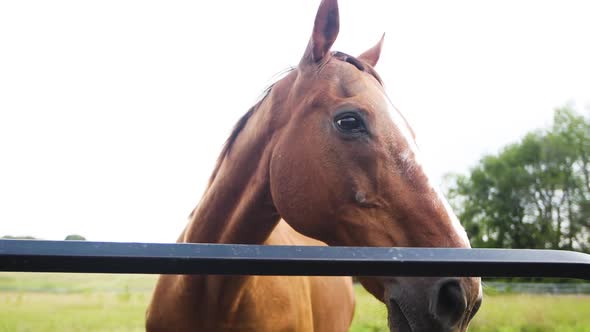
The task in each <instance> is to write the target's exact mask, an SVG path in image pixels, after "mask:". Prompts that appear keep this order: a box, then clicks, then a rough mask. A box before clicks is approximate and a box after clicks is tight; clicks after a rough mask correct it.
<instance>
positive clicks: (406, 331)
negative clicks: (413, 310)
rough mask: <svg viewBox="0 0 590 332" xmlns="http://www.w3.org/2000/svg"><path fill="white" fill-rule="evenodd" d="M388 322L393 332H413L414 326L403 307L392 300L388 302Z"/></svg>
mask: <svg viewBox="0 0 590 332" xmlns="http://www.w3.org/2000/svg"><path fill="white" fill-rule="evenodd" d="M387 321H388V323H389V330H390V331H391V332H412V331H413V329H412V325H411V323H410V321H409V320H408V317H407V316H406V314H405V313H404V311H403V310H402V307H400V305H399V304H398V303H397V301H395V300H394V299H391V300H389V301H387Z"/></svg>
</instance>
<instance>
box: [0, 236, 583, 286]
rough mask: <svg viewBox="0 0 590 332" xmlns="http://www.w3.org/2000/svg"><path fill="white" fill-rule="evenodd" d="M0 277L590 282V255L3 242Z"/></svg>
mask: <svg viewBox="0 0 590 332" xmlns="http://www.w3.org/2000/svg"><path fill="white" fill-rule="evenodd" d="M0 271H17V272H76V273H144V274H244V275H331V276H337V275H353V276H401V275H403V276H457V277H459V276H480V277H557V278H577V279H585V280H590V255H587V254H582V253H578V252H571V251H556V250H529V249H458V248H375V247H307V246H262V245H229V244H155V243H121V242H87V241H37V240H0Z"/></svg>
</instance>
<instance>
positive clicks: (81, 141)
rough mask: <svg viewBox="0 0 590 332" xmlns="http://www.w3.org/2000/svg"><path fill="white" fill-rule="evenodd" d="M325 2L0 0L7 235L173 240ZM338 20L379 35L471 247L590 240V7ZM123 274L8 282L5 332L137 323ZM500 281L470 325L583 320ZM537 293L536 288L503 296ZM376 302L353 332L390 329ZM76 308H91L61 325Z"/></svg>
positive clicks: (393, 13)
mask: <svg viewBox="0 0 590 332" xmlns="http://www.w3.org/2000/svg"><path fill="white" fill-rule="evenodd" d="M318 3H319V1H316V0H310V1H301V0H297V1H296V0H282V1H270V0H266V1H258V0H250V1H228V2H226V1H223V2H221V1H220V2H214V1H210V2H191V1H177V2H173V3H170V2H166V3H164V2H156V1H101V2H96V3H85V2H77V1H62V0H56V1H51V2H43V1H19V2H2V3H0V237H6V238H22V237H33V238H41V239H51V240H63V239H64V238H66V237H69V239H88V240H96V241H145V242H173V241H175V240H176V238H177V236H178V234H179V233H180V232H181V230H182V229H183V227H184V226H185V224H186V217H187V216H188V214H189V212H190V211H191V210H192V209H193V208H194V206H195V204H196V203H197V202H198V200H199V198H200V196H201V194H202V192H203V190H204V186H205V184H206V182H207V180H208V177H209V174H210V172H211V170H212V169H213V166H214V163H215V160H216V158H217V155H218V153H219V152H220V150H221V148H222V146H223V142H224V141H225V139H226V138H227V136H228V135H229V132H230V130H231V128H232V127H233V125H234V123H235V122H236V121H237V120H238V119H239V117H240V116H241V115H242V114H243V113H245V112H246V110H247V109H248V108H249V107H250V106H251V105H252V104H254V103H255V102H256V100H257V99H258V98H259V96H260V94H261V93H262V91H263V90H264V88H265V87H266V86H268V85H269V84H270V83H272V82H273V81H274V80H276V79H277V76H276V75H277V73H280V72H281V71H282V70H284V69H285V68H289V67H290V66H296V65H297V63H298V62H299V58H300V57H301V55H302V53H303V50H304V48H305V46H306V44H307V41H308V38H309V35H310V33H311V29H312V24H313V18H314V16H315V12H316V9H317V6H318ZM340 12H341V28H340V34H339V38H338V40H337V42H336V44H335V46H334V49H337V50H340V51H343V52H346V53H349V54H353V55H354V54H360V53H361V52H363V51H364V50H365V49H367V48H369V47H371V46H372V45H374V44H375V43H376V42H377V41H378V39H379V38H380V36H381V34H382V33H383V32H385V33H386V38H385V45H384V49H383V53H382V56H381V60H380V62H379V64H378V65H377V70H378V72H379V73H380V75H381V76H382V77H383V80H384V82H385V84H386V89H387V91H388V94H389V96H390V98H391V100H392V101H393V103H394V104H395V105H396V107H397V108H399V109H400V110H401V111H402V113H403V114H404V115H405V116H406V117H407V118H408V120H409V122H410V124H411V125H412V126H413V128H414V131H415V132H416V134H417V139H418V144H419V146H420V149H421V150H422V152H423V154H424V159H425V163H426V164H427V166H428V168H429V169H430V171H431V173H432V174H433V176H434V179H435V180H436V182H438V183H439V184H440V185H441V186H442V187H443V190H444V191H445V192H446V193H447V195H448V196H449V199H450V201H451V203H452V205H453V207H454V208H455V211H456V213H457V214H458V215H459V217H460V219H461V220H462V223H463V225H464V226H465V227H466V229H467V232H468V234H469V235H470V238H471V241H472V244H473V245H474V246H477V247H507V248H553V249H573V250H578V251H586V252H588V251H589V250H590V226H589V220H590V218H589V216H590V203H589V202H590V184H589V183H590V181H589V178H590V177H589V174H590V117H589V115H590V61H588V59H590V44H589V43H588V40H589V38H588V34H589V32H590V20H588V13H589V12H590V4H588V3H587V2H585V1H543V2H539V1H519V2H514V1H493V2H491V1H489V2H473V1H458V0H449V1H443V2H441V1H412V2H401V1H377V0H366V1H355V0H341V1H340ZM126 278H127V279H126ZM134 278H136V277H132V276H119V277H114V276H112V277H109V276H77V277H74V276H71V275H55V276H51V277H49V276H47V275H24V274H6V273H4V274H0V307H2V309H1V310H0V331H4V330H6V331H13V330H22V331H25V330H27V331H28V330H35V331H40V330H43V329H45V328H46V329H47V330H51V331H53V330H60V331H63V330H85V331H86V330H92V328H91V325H92V324H90V323H89V322H90V321H96V322H97V323H96V324H98V325H97V327H96V330H127V329H129V330H133V329H138V328H139V327H138V326H141V324H140V323H141V321H142V319H143V318H142V315H143V314H142V313H141V311H142V310H143V308H145V301H147V299H148V298H149V289H150V288H151V285H152V283H153V278H152V277H144V279H141V280H139V279H134ZM511 281H512V282H513V283H512V284H510V285H509V286H506V284H505V283H499V284H493V283H494V282H500V280H495V281H489V286H488V287H487V288H486V292H487V293H489V294H490V296H488V299H489V300H488V299H486V303H487V305H484V309H485V310H486V311H485V312H484V313H482V315H478V317H482V318H478V319H479V321H478V322H477V324H479V325H476V326H474V330H476V331H558V330H559V331H590V322H589V321H588V317H589V316H590V315H588V312H590V310H589V309H590V308H589V307H590V305H589V302H590V297H588V295H581V294H584V293H586V294H587V293H588V289H587V288H584V287H583V286H579V285H578V286H576V287H577V288H575V291H571V288H568V287H570V286H571V284H567V285H564V284H563V281H562V280H551V281H550V282H551V284H552V285H554V286H551V287H553V288H550V290H551V291H552V292H560V293H563V292H566V293H576V294H578V295H559V296H555V295H553V296H550V297H547V296H546V295H545V293H546V292H547V291H548V289H549V288H544V290H541V291H540V290H539V289H536V288H535V287H537V286H534V287H533V286H526V285H522V286H516V284H515V283H514V281H515V280H511ZM517 281H520V282H526V283H528V282H530V281H531V280H517ZM544 281H545V282H549V281H548V280H544ZM502 282H503V281H502ZM138 285H139V286H138ZM142 285H143V286H142ZM140 286H141V287H140ZM531 287H532V288H535V290H534V292H536V293H539V292H541V293H543V295H539V294H534V295H531V294H529V295H514V292H517V293H520V292H527V293H530V292H533V290H531ZM537 288H538V287H537ZM566 288H567V290H565V289H566ZM357 291H358V292H359V293H358V294H359V295H358V296H359V298H360V299H361V301H364V299H366V301H368V302H371V301H373V300H372V299H371V298H370V297H364V296H366V294H364V293H362V292H363V291H362V290H361V289H360V288H359V289H357ZM506 297H508V298H506ZM368 302H367V303H368ZM32 303H39V304H40V306H41V307H39V308H37V307H35V306H34V305H32ZM44 303H45V306H43V304H44ZM83 303H86V304H87V305H86V306H85V305H84V304H83ZM371 303H372V302H371ZM495 303H496V304H498V306H494V305H495ZM508 303H509V304H508ZM119 305H120V307H121V308H119ZM134 305H135V306H134ZM374 305H375V307H371V305H370V304H367V306H366V307H364V308H376V309H374V310H373V309H364V311H363V314H362V315H360V316H359V317H365V318H367V319H366V321H367V324H365V325H358V326H360V327H355V329H356V330H355V331H378V330H382V329H384V328H385V324H384V322H385V321H384V317H385V316H384V314H383V315H381V314H382V312H381V311H379V310H382V309H383V308H382V307H381V306H380V305H378V304H376V303H375V304H374ZM510 306H515V307H514V308H512V307H510ZM123 307H125V308H128V309H123ZM517 307H518V308H517ZM549 307H551V308H552V309H551V310H549V309H548V308H549ZM24 308H29V309H27V310H25V309H24ZM35 308H37V309H35ZM68 308H69V309H68ZM113 308H117V309H116V310H112V309H113ZM129 308H130V309H129ZM542 308H545V309H542ZM555 308H563V309H559V310H556V309H555ZM500 309H502V310H500ZM10 310H13V311H14V312H13V311H10ZM68 310H72V311H71V314H68V315H67V316H68V317H69V316H73V318H76V317H87V318H85V319H80V320H75V319H72V320H71V324H70V323H68V324H70V325H67V324H66V325H59V323H58V322H60V321H61V322H64V321H68V322H69V321H70V320H68V319H66V318H64V317H61V315H57V314H56V313H57V312H60V313H68V312H69V311H68ZM85 310H88V311H85ZM126 310H131V311H132V313H131V311H130V312H129V315H126V314H124V313H125V312H127V311H126ZM133 310H135V311H133ZM83 312H86V313H87V314H86V316H84V315H85V314H83ZM494 312H496V313H494ZM529 313H530V314H529ZM373 314H375V315H376V316H375V317H378V318H374V319H373V316H371V315H373ZM105 315H107V316H109V315H110V316H109V317H111V316H112V317H115V319H116V317H119V316H118V315H120V316H121V317H120V321H116V322H115V323H113V325H112V326H111V325H108V326H107V325H100V324H102V323H104V322H107V321H108V320H107V319H105V318H104V317H106V316H105ZM379 315H381V316H379ZM486 315H489V316H486ZM494 315H495V316H494ZM63 316H66V315H65V314H64V315H63ZM9 317H13V319H8V318H9ZM51 317H54V318H51ZM130 317H134V318H130ZM552 317H557V318H555V319H553V318H552ZM584 317H585V318H584ZM358 319H364V318H357V321H358ZM11 321H16V323H14V324H13V325H10V323H7V322H11ZM30 321H34V322H39V324H45V325H31V326H29V325H26V324H25V323H23V322H30ZM77 321H83V322H85V323H76V322H77ZM357 321H355V322H357ZM564 321H565V323H563V322H564ZM40 322H45V323H40ZM47 322H49V323H47ZM52 322H53V323H52ZM123 322H131V323H130V324H132V325H129V326H128V325H124V323H123ZM500 322H507V323H505V324H504V323H502V324H504V325H501V323H500ZM556 322H557V323H556ZM382 323H383V324H382ZM562 323H563V324H564V325H555V324H562ZM23 324H24V325H23ZM48 324H49V325H48ZM52 324H53V325H52ZM77 324H78V325H77ZM79 324H86V325H79ZM89 324H90V325H89ZM122 324H123V325H122ZM133 324H135V325H133ZM138 324H139V325H138ZM355 324H357V323H355ZM363 324H364V323H363ZM379 324H382V325H379ZM486 324H488V325H486ZM42 326H44V327H42ZM126 326H128V328H127V327H126ZM355 326H357V325H355ZM486 326H487V327H486ZM498 326H500V327H498ZM501 326H505V327H501ZM486 328H488V329H486ZM139 329H140V328H139Z"/></svg>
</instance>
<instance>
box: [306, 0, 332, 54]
mask: <svg viewBox="0 0 590 332" xmlns="http://www.w3.org/2000/svg"><path fill="white" fill-rule="evenodd" d="M339 30H340V18H339V14H338V1H337V0H322V3H321V4H320V8H319V9H318V12H317V14H316V17H315V22H314V25H313V33H312V34H311V38H310V39H309V43H308V44H307V49H306V50H305V54H303V58H302V59H301V63H300V64H313V63H319V62H321V61H322V60H323V59H324V58H325V57H326V55H328V53H329V52H330V48H332V45H333V44H334V41H336V37H337V36H338V31H339Z"/></svg>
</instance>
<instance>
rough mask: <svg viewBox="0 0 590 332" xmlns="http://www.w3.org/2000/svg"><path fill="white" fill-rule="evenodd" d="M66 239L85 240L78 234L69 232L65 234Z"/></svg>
mask: <svg viewBox="0 0 590 332" xmlns="http://www.w3.org/2000/svg"><path fill="white" fill-rule="evenodd" d="M65 240H66V241H86V238H85V237H83V236H82V235H78V234H70V235H68V236H66V238H65Z"/></svg>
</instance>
